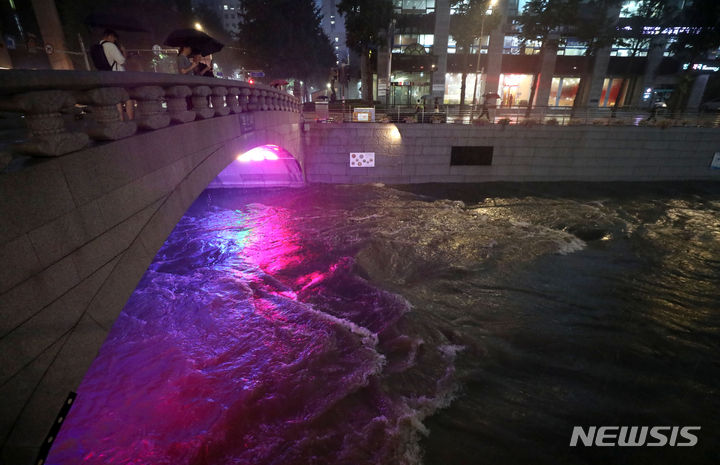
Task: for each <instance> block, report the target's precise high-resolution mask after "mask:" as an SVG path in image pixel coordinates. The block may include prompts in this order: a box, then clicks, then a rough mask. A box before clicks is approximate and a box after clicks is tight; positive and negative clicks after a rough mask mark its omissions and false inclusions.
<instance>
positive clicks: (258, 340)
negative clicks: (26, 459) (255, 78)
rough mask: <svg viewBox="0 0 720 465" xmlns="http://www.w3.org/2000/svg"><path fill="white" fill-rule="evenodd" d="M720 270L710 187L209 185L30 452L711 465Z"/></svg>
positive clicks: (120, 459) (115, 459)
mask: <svg viewBox="0 0 720 465" xmlns="http://www.w3.org/2000/svg"><path fill="white" fill-rule="evenodd" d="M719 283H720V185H718V184H717V183H715V184H592V185H576V184H553V185H542V184H534V185H519V184H494V185H483V186H467V185H422V186H406V187H403V186H399V187H398V186H396V187H392V188H391V187H386V186H313V187H308V188H303V189H292V190H291V189H282V190H256V191H248V190H209V191H206V192H205V193H204V194H203V195H202V196H201V197H200V198H199V199H198V200H197V202H196V203H195V204H194V205H193V207H192V208H191V209H190V210H189V211H188V213H187V214H186V215H185V217H184V218H183V219H182V220H181V221H180V223H179V224H178V226H177V227H176V228H175V230H174V231H173V233H172V234H171V236H170V237H169V238H168V240H167V242H166V244H165V246H164V247H163V248H162V249H161V250H160V252H159V253H158V255H157V257H156V258H155V261H154V262H153V265H152V266H151V267H150V269H149V270H148V272H147V273H146V274H145V276H144V277H143V279H142V280H141V282H140V284H139V285H138V288H137V289H136V291H135V293H134V294H133V296H132V298H131V299H130V301H129V302H128V304H127V305H126V307H125V309H124V311H123V313H122V314H121V316H120V318H119V319H118V321H117V323H116V324H115V326H114V327H113V329H112V331H111V334H110V336H109V338H108V340H107V341H106V343H105V345H104V346H103V348H102V350H101V352H100V354H99V356H98V358H97V359H96V360H95V362H94V364H93V366H92V368H91V369H90V371H89V372H88V374H87V376H86V378H85V380H84V381H83V383H82V385H81V386H80V388H79V390H78V400H77V403H76V405H75V406H74V407H73V410H72V411H71V414H70V416H69V417H68V420H67V423H66V424H65V425H64V427H63V430H62V432H61V434H60V435H59V437H58V439H57V442H56V444H55V446H54V448H53V450H52V452H51V456H50V459H49V461H48V463H51V464H77V463H83V464H148V465H150V464H152V465H155V464H192V465H200V464H212V465H224V464H298V465H299V464H368V465H369V464H419V463H424V464H426V465H430V464H433V465H445V464H449V465H455V464H458V465H459V464H491V465H495V464H583V463H588V464H646V463H647V464H650V463H652V464H716V463H720V443H719V442H718V439H720V434H719V432H720V418H719V416H718V414H720V289H719V287H718V285H719ZM575 425H577V426H586V427H587V426H592V425H597V426H603V425H606V426H620V425H628V426H633V425H637V426H643V425H646V426H688V425H692V426H700V427H701V428H702V429H701V431H699V432H697V436H698V439H699V443H698V445H697V446H695V447H670V446H665V447H634V448H617V447H603V448H599V447H591V448H587V447H575V448H571V447H569V445H568V444H569V441H570V436H571V432H572V428H573V426H575Z"/></svg>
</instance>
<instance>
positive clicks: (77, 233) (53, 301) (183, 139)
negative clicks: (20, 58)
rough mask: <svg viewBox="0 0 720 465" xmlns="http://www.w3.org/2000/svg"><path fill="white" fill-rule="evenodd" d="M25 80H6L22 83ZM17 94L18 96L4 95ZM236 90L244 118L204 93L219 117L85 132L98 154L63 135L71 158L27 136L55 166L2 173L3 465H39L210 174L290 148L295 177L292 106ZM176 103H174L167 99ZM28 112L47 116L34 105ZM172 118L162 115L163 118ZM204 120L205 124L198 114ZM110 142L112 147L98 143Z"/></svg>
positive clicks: (193, 82)
mask: <svg viewBox="0 0 720 465" xmlns="http://www.w3.org/2000/svg"><path fill="white" fill-rule="evenodd" d="M13 73H14V72H13ZM13 73H11V74H13ZM57 73H62V74H63V75H64V79H59V78H58V77H57ZM20 74H23V73H20V72H18V76H17V77H16V79H15V80H14V81H17V82H22V81H23V77H22V76H19V75H20ZM40 74H49V75H50V78H48V79H49V80H48V81H47V82H50V83H51V84H47V82H46V84H44V85H46V86H47V85H53V86H59V85H61V84H60V81H62V82H66V81H67V78H69V77H73V76H75V77H76V78H77V80H76V81H75V83H74V84H73V85H74V86H75V89H77V88H86V89H90V90H87V91H83V92H93V91H95V90H97V89H96V88H97V86H100V85H117V83H115V82H114V81H112V82H107V83H104V84H103V83H102V82H100V81H97V80H98V79H100V78H98V77H97V76H98V75H102V74H105V73H75V72H47V73H40ZM106 74H107V75H112V76H108V77H107V79H110V80H113V79H118V77H117V76H115V74H124V75H125V76H124V79H125V83H124V84H123V85H125V86H128V79H129V82H130V83H131V85H132V83H133V79H137V81H136V82H135V85H137V86H142V85H145V86H146V87H147V86H148V85H150V84H152V85H159V84H162V85H163V86H164V87H163V88H165V89H166V90H167V89H172V88H175V87H178V86H180V85H186V86H188V87H191V86H195V87H209V85H208V84H212V85H214V86H217V85H218V83H221V84H222V83H223V82H224V81H219V80H215V79H211V78H192V77H190V78H188V77H182V76H162V75H149V76H146V75H145V74H146V73H142V74H143V75H142V76H134V74H140V73H106ZM78 75H80V76H78ZM91 75H92V76H91ZM3 79H5V80H6V79H8V78H7V74H5V75H3V76H2V77H0V83H5V82H4V81H3ZM102 79H105V77H104V76H103V77H102ZM14 81H13V82H14ZM24 81H25V84H24V86H25V87H24V88H22V90H24V91H29V92H31V93H32V92H36V91H37V92H40V93H42V92H46V90H44V89H43V87H39V86H41V84H39V83H38V82H37V78H36V77H35V78H33V79H30V80H29V78H25V79H24ZM148 81H152V82H148ZM67 82H70V83H72V79H71V80H70V81H67ZM67 82H66V84H64V85H67ZM28 86H29V87H28ZM238 86H239V84H238ZM20 87H21V85H20V84H17V83H16V84H15V87H13V86H9V87H5V88H3V90H2V91H1V92H5V93H7V92H9V91H8V89H10V90H12V89H20ZM114 88H115V89H117V87H114ZM146 90H147V89H146ZM240 90H241V91H242V90H246V94H245V95H246V97H247V98H246V99H245V101H244V108H243V106H242V105H241V104H240V99H238V101H236V102H235V103H236V107H235V110H234V111H236V112H235V113H233V112H232V111H229V110H230V109H229V106H230V103H229V102H230V99H229V98H226V97H227V94H225V93H224V92H225V91H212V92H215V94H219V95H215V94H213V95H212V96H211V97H218V96H220V97H223V98H222V99H217V100H215V101H214V102H215V103H216V105H215V106H214V110H212V111H214V112H215V113H210V112H209V111H208V108H199V109H198V113H197V115H195V116H194V118H196V119H193V120H191V121H187V122H184V123H181V122H179V121H176V123H177V124H174V125H168V124H165V125H164V126H165V127H162V126H163V124H162V122H161V124H160V126H161V127H159V128H155V129H153V128H150V127H146V128H145V129H146V132H135V129H136V128H134V127H133V128H132V131H129V127H128V126H125V127H123V128H120V129H118V128H119V127H118V126H117V123H118V122H117V121H116V122H114V124H116V126H115V127H104V128H98V127H97V126H95V127H94V130H95V131H96V132H94V133H92V131H93V129H92V128H91V129H89V130H88V133H89V134H90V137H91V138H95V139H96V140H98V143H96V144H95V145H89V146H87V141H88V138H87V137H84V138H83V137H82V136H81V135H80V136H78V135H77V134H75V135H74V136H70V138H71V139H72V141H73V142H74V143H81V145H86V147H85V148H80V149H77V148H76V147H73V146H72V144H69V145H68V142H67V141H68V140H69V139H68V136H66V135H63V133H60V132H59V131H58V132H55V133H48V134H49V137H45V136H46V135H47V134H44V133H42V131H39V130H38V128H34V129H35V130H33V128H32V127H31V128H30V129H31V135H34V136H37V137H33V139H36V140H35V145H34V148H33V147H30V149H29V151H30V152H32V151H33V150H35V152H34V153H35V154H38V153H39V152H38V151H37V150H40V151H42V150H46V151H47V152H53V151H54V152H55V153H43V154H42V155H45V156H48V158H32V159H30V160H29V162H27V163H25V164H24V165H23V166H20V167H17V168H13V169H11V170H10V171H9V172H6V173H2V174H0V218H3V220H2V222H1V223H0V226H2V227H1V228H0V262H2V263H3V268H4V269H3V270H1V271H0V315H2V319H0V321H1V322H0V395H2V396H3V399H4V400H3V414H2V415H0V441H2V443H1V444H2V446H1V447H2V454H1V458H0V461H2V462H4V463H17V464H24V463H28V464H29V463H34V460H35V457H36V456H37V454H38V452H39V448H40V446H41V444H42V443H43V441H44V440H45V438H46V435H47V434H48V431H49V430H50V428H51V426H52V425H53V423H54V421H55V417H56V415H57V413H58V411H59V409H60V408H61V407H62V405H63V404H64V402H65V399H66V397H67V395H68V393H69V392H71V391H74V390H75V388H76V387H77V386H78V385H79V383H80V381H81V380H82V378H83V376H84V374H85V372H86V371H87V368H88V367H89V366H90V364H91V363H92V361H93V359H94V358H95V356H96V354H97V351H98V350H99V348H100V346H101V345H102V343H103V342H104V340H105V338H106V335H107V333H108V331H109V330H110V327H111V326H112V324H113V322H114V321H115V319H116V318H117V316H118V315H119V313H120V311H121V310H122V308H123V306H124V305H125V302H126V301H127V299H128V297H129V296H130V295H131V294H132V292H133V290H134V289H135V286H136V285H137V282H138V281H139V279H140V278H141V277H142V275H143V273H144V272H145V271H146V269H147V267H148V265H149V264H150V263H151V261H152V259H153V257H154V255H155V253H156V252H157V250H158V249H159V248H160V247H161V246H162V245H163V243H164V242H165V240H166V238H167V236H168V235H169V233H170V232H171V231H172V229H173V228H174V227H175V225H176V224H177V222H178V221H179V220H180V218H181V217H182V216H183V214H184V213H185V212H186V210H187V209H188V208H189V207H190V205H191V204H192V203H193V201H194V200H195V198H196V197H197V196H198V195H199V194H200V193H201V192H202V191H203V190H204V189H205V188H206V187H207V186H208V185H209V184H210V183H211V182H212V181H213V180H214V179H216V178H217V176H218V174H220V173H221V172H223V171H224V170H225V169H226V168H227V167H228V166H229V165H231V164H233V163H234V162H235V161H236V158H237V156H238V155H240V154H242V153H244V152H247V151H248V150H250V149H253V148H255V147H257V146H263V145H267V144H272V145H275V146H278V147H282V148H284V149H285V150H287V152H289V153H290V154H292V156H293V157H294V158H295V159H296V160H297V165H298V166H299V167H302V165H303V152H302V144H301V135H300V118H299V114H298V112H297V102H296V101H295V100H294V99H293V98H292V97H289V96H287V97H289V98H286V97H284V96H279V97H277V98H275V97H274V98H273V99H271V98H270V97H267V98H265V99H263V95H262V93H265V94H267V96H272V95H274V94H273V92H276V91H274V90H273V89H270V88H265V87H263V86H258V87H256V88H253V89H252V90H251V91H249V90H247V89H245V88H241V89H240ZM176 91H177V89H174V90H168V94H172V92H176ZM50 92H53V94H47V95H51V96H54V97H55V98H56V99H57V100H58V101H60V102H61V104H62V105H61V106H66V104H67V100H63V99H66V98H70V97H68V96H67V95H66V96H65V97H63V96H62V94H57V92H56V90H55V89H53V90H51V91H50ZM123 92H124V91H121V92H115V91H113V92H112V94H113V95H112V97H113V98H112V99H110V100H113V99H116V98H124V97H125V95H122V94H123ZM130 92H131V93H132V92H133V90H132V89H130ZM148 92H149V91H148ZM191 92H193V93H196V92H195V90H192V91H191ZM254 92H256V94H257V98H256V99H255V100H254V101H253V93H254ZM150 93H152V92H150ZM180 93H181V94H182V93H183V92H180ZM239 93H242V92H236V95H237V94H239ZM115 94H117V95H115ZM199 94H205V95H200V96H201V97H202V99H197V103H198V104H200V105H202V102H207V96H208V95H207V89H203V90H201V91H199ZM136 95H137V94H136ZM193 95H194V94H193ZM105 97H107V95H106V96H105ZM102 98H104V97H102V96H100V97H98V99H100V100H102ZM13 99H14V97H13V96H7V95H6V96H2V97H0V103H2V106H3V107H5V108H8V107H13V106H14V107H13V108H14V109H17V107H18V106H20V107H23V108H24V110H23V108H20V110H21V111H23V112H25V114H26V116H27V114H28V112H32V111H35V110H36V109H35V108H33V107H32V105H28V104H24V103H23V104H19V103H18V101H17V99H14V100H13ZM283 99H284V101H285V103H282V102H281V101H282V100H283ZM182 100H185V96H183V99H182ZM193 102H194V103H195V102H196V101H195V100H193ZM225 102H228V103H225ZM268 102H269V103H268ZM105 103H107V102H105ZM23 105H24V106H23ZM33 105H36V106H38V105H40V106H42V102H40V103H38V102H35V103H33ZM111 105H112V106H113V107H114V105H115V102H114V101H112V102H111ZM105 106H106V107H107V106H109V105H105ZM171 110H172V109H171V108H170V105H169V106H168V113H170V112H171ZM43 111H45V110H43ZM153 111H156V113H154V114H153V115H150V116H154V117H155V119H154V120H155V121H156V122H157V120H158V116H161V117H162V116H164V113H163V112H162V111H158V110H157V108H155V110H153ZM184 111H190V112H191V110H190V109H187V108H186V109H185V110H184ZM203 111H204V112H205V116H201V115H200V112H203ZM37 113H41V112H37ZM146 116H147V115H146ZM185 116H188V115H185ZM51 117H52V115H51ZM168 123H169V121H168ZM148 124H149V123H148ZM113 131H114V132H113ZM118 131H119V132H118ZM123 131H125V132H123ZM127 132H130V133H129V134H127ZM101 133H102V134H101ZM107 136H112V137H107ZM116 136H117V140H111V141H109V142H100V140H102V139H103V138H105V139H107V138H111V139H112V138H113V137H116ZM43 137H45V139H43ZM68 147H69V149H70V150H68ZM26 149H27V147H26ZM62 152H67V153H62ZM57 155H61V156H57Z"/></svg>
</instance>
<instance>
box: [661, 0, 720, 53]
mask: <svg viewBox="0 0 720 465" xmlns="http://www.w3.org/2000/svg"><path fill="white" fill-rule="evenodd" d="M678 20H679V21H678V23H679V24H681V25H682V26H687V27H690V28H691V32H689V33H684V34H680V35H678V38H677V41H676V42H674V43H673V44H672V45H671V47H670V50H671V51H672V52H673V53H675V54H676V55H680V56H683V57H685V58H686V59H688V60H689V61H690V62H691V63H692V62H695V60H697V59H699V58H701V57H702V56H703V55H704V54H706V53H707V52H708V51H710V50H713V49H716V48H718V47H720V1H718V0H692V2H691V3H690V4H686V5H685V8H683V9H682V11H681V12H680V13H679V15H678Z"/></svg>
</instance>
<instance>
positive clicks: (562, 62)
mask: <svg viewBox="0 0 720 465" xmlns="http://www.w3.org/2000/svg"><path fill="white" fill-rule="evenodd" d="M527 1H528V0H497V1H491V0H488V1H487V6H488V11H493V13H500V14H501V18H502V19H501V20H500V23H499V24H497V25H495V26H494V27H492V28H485V29H484V30H483V31H482V32H483V33H482V37H481V39H480V41H476V43H475V44H473V45H472V46H471V47H470V53H467V54H466V53H459V51H458V47H457V43H456V41H455V40H454V38H453V35H452V30H453V18H454V16H455V14H456V13H457V10H456V8H453V7H451V6H450V2H449V1H448V0H394V6H395V13H396V20H395V21H394V24H393V31H392V40H391V45H390V46H389V47H390V52H391V53H390V56H391V58H390V60H391V66H389V67H387V66H385V64H384V63H379V66H378V95H377V97H378V99H379V100H380V101H382V102H385V103H388V104H394V105H413V104H416V103H417V102H418V100H422V101H424V102H425V103H427V101H428V100H429V99H431V100H433V101H435V102H438V101H442V102H443V103H445V104H459V103H460V98H461V82H462V75H463V70H465V71H466V73H467V78H466V92H465V100H464V103H466V104H470V103H472V102H473V97H474V96H481V95H483V94H485V93H492V92H497V94H498V95H499V96H500V98H499V99H497V104H499V105H502V106H511V107H523V106H527V105H528V100H529V98H530V95H531V87H532V85H533V81H534V79H533V78H534V75H535V74H536V73H538V79H537V81H536V84H535V85H536V89H535V90H536V92H535V97H534V106H536V107H539V108H540V107H554V108H562V107H572V106H573V105H574V104H576V100H578V99H579V101H578V102H577V103H578V104H579V105H581V106H587V107H591V108H592V107H599V108H608V107H612V106H614V105H615V104H616V103H617V104H618V105H619V106H620V105H632V106H642V105H648V106H649V105H651V104H652V103H653V102H655V101H662V100H667V99H668V98H669V97H670V95H671V94H672V91H673V89H674V88H675V87H676V85H677V82H676V81H677V77H678V75H679V74H680V73H681V72H682V70H683V65H684V64H683V63H681V62H680V60H679V59H677V58H676V57H674V56H672V55H671V53H670V51H669V46H670V44H671V43H672V42H673V41H674V40H675V38H676V37H677V36H678V35H679V34H684V33H689V31H688V28H686V27H685V28H684V27H682V26H681V25H678V26H677V27H674V26H673V27H661V26H654V27H653V26H647V25H646V26H643V29H642V31H641V32H640V33H638V31H635V34H634V37H636V39H635V40H631V41H626V43H625V44H623V45H613V46H611V47H605V48H601V49H600V50H598V51H597V52H596V53H595V56H593V57H589V56H586V47H585V45H584V44H583V43H582V42H580V41H579V40H578V39H577V38H576V37H573V36H572V33H571V32H566V33H564V34H559V35H558V37H557V39H558V42H557V46H556V47H549V48H546V50H544V51H543V53H540V52H541V49H540V47H539V44H533V43H525V44H523V43H522V41H521V39H520V36H519V22H518V17H519V15H520V14H522V11H523V8H524V6H525V4H526V3H527ZM676 1H678V5H677V6H678V7H680V8H681V7H682V6H683V5H684V2H683V1H682V0H676ZM637 6H638V2H637V1H632V0H628V1H625V2H624V3H623V5H622V8H620V9H618V10H617V11H614V12H609V13H608V14H609V15H611V17H612V18H614V19H615V20H616V21H617V24H618V27H619V28H622V29H623V30H625V31H631V30H632V27H633V25H632V24H631V22H630V21H629V20H628V19H627V18H629V17H630V16H632V14H633V13H634V10H636V9H637ZM477 27H478V30H481V29H482V28H483V25H482V24H480V25H477ZM628 28H630V29H628ZM568 30H569V31H571V29H568ZM478 53H480V58H479V59H478V55H477V54H478ZM710 58H712V57H710ZM386 69H389V70H390V71H389V73H388V72H387V71H386ZM717 70H718V67H717V66H714V65H713V63H712V62H708V64H707V65H703V66H701V68H700V69H698V70H697V72H698V73H699V74H700V75H699V76H698V77H697V79H695V81H694V87H693V89H692V90H691V92H690V97H689V101H688V110H694V109H697V107H698V106H699V104H700V103H701V100H702V96H703V92H704V90H705V85H706V83H707V81H708V76H709V75H710V74H712V73H714V72H717ZM476 72H477V76H478V79H477V82H476ZM582 79H585V80H586V84H587V85H585V86H581V85H580V84H581V80H582ZM385 82H387V85H385V84H384V83H385ZM479 100H480V98H479V97H478V98H477V99H476V101H479ZM490 103H495V102H490Z"/></svg>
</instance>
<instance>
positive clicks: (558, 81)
mask: <svg viewBox="0 0 720 465" xmlns="http://www.w3.org/2000/svg"><path fill="white" fill-rule="evenodd" d="M579 86H580V78H578V77H554V78H553V80H552V85H551V86H550V98H549V99H548V106H551V107H571V106H572V105H573V103H574V102H575V96H576V95H577V91H578V88H579Z"/></svg>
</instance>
